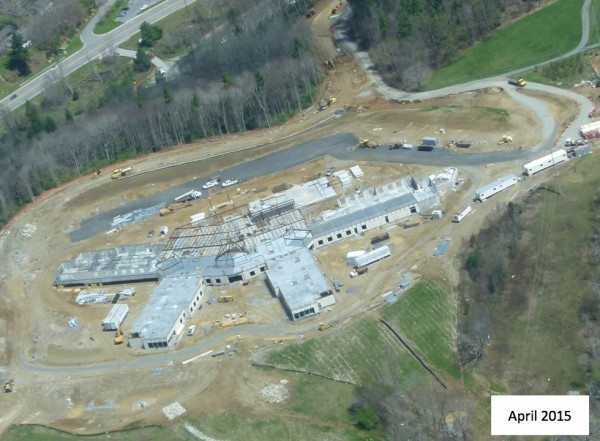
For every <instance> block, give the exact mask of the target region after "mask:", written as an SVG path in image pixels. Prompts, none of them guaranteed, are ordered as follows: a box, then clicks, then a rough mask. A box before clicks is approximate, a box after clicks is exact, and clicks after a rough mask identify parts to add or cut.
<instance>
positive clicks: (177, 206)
mask: <svg viewBox="0 0 600 441" xmlns="http://www.w3.org/2000/svg"><path fill="white" fill-rule="evenodd" d="M191 206H192V204H190V203H189V202H177V203H175V204H171V205H168V206H166V207H165V208H161V209H160V210H158V215H159V216H167V215H169V214H171V213H173V212H174V211H176V210H181V209H182V208H186V207H191Z"/></svg>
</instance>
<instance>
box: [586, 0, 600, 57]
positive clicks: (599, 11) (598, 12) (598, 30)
mask: <svg viewBox="0 0 600 441" xmlns="http://www.w3.org/2000/svg"><path fill="white" fill-rule="evenodd" d="M597 43H600V0H592V3H591V6H590V38H589V40H588V46H591V45H594V44H597Z"/></svg>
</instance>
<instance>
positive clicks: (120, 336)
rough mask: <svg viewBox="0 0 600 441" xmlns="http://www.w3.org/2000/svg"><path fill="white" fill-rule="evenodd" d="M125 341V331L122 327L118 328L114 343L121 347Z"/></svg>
mask: <svg viewBox="0 0 600 441" xmlns="http://www.w3.org/2000/svg"><path fill="white" fill-rule="evenodd" d="M124 340H125V337H124V336H123V330H122V329H121V327H120V326H119V327H118V328H117V332H115V339H114V343H115V344H116V345H120V344H121V343H123V341H124Z"/></svg>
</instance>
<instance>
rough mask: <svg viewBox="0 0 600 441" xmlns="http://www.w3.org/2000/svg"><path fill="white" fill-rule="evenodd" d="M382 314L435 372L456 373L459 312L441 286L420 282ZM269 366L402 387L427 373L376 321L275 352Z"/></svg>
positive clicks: (354, 381)
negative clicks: (390, 379) (385, 379)
mask: <svg viewBox="0 0 600 441" xmlns="http://www.w3.org/2000/svg"><path fill="white" fill-rule="evenodd" d="M382 316H383V318H384V319H385V320H386V321H387V322H388V323H390V324H391V325H392V326H393V327H394V329H395V330H396V331H398V332H400V334H403V335H404V337H405V338H406V339H407V340H408V342H409V345H411V348H412V349H413V350H415V351H416V352H417V353H418V354H422V355H423V356H424V357H423V358H425V360H426V361H427V362H429V363H430V364H431V365H432V366H433V367H434V368H438V369H440V370H442V371H444V372H446V373H449V374H451V375H453V376H456V375H458V371H457V363H456V356H455V351H454V343H453V341H454V339H453V335H454V333H453V327H454V321H455V308H454V306H453V304H452V299H451V298H450V297H449V296H448V294H447V293H446V292H444V291H443V290H442V289H441V288H440V287H438V286H437V285H435V284H434V283H432V282H430V281H427V280H423V281H420V282H419V283H417V284H416V285H415V286H414V287H412V288H411V289H409V290H408V291H407V292H406V293H405V294H404V296H403V297H402V298H401V299H400V300H399V301H398V302H397V303H396V304H394V305H392V306H390V307H387V309H385V310H384V311H383V314H382ZM267 362H268V363H269V364H272V365H275V366H279V367H282V368H290V369H299V370H303V371H306V372H310V373H316V374H320V375H324V376H327V377H330V378H334V379H338V380H342V381H349V382H353V383H357V384H364V383H369V382H372V381H374V380H375V379H377V378H380V377H381V376H386V375H388V376H389V374H390V373H393V374H394V378H395V380H396V382H398V384H399V385H402V384H404V383H405V382H406V381H407V380H409V379H410V378H411V377H412V376H415V375H417V376H421V375H427V374H426V372H425V371H424V369H423V368H422V367H421V366H420V364H419V362H418V361H417V360H416V359H415V358H414V357H413V356H412V355H411V354H410V352H409V351H408V350H407V349H405V348H404V346H402V345H401V344H400V342H399V341H398V340H397V339H396V337H394V335H393V334H392V333H391V332H390V331H389V330H388V329H387V328H385V327H384V326H383V325H382V324H381V323H379V322H378V321H377V320H376V319H375V318H372V317H369V318H365V319H363V320H361V321H360V322H358V323H355V324H353V325H350V326H346V327H344V328H341V329H338V330H334V331H332V332H331V333H330V334H329V335H327V336H324V337H323V338H318V339H314V340H309V341H307V342H304V343H298V344H293V345H290V346H288V347H286V348H284V349H282V350H280V351H277V352H272V353H271V354H269V356H268V359H267Z"/></svg>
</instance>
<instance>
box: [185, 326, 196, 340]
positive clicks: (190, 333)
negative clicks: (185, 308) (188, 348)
mask: <svg viewBox="0 0 600 441" xmlns="http://www.w3.org/2000/svg"><path fill="white" fill-rule="evenodd" d="M194 332H196V325H191V326H190V327H189V328H188V330H187V335H188V336H190V337H191V336H192V335H194Z"/></svg>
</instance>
